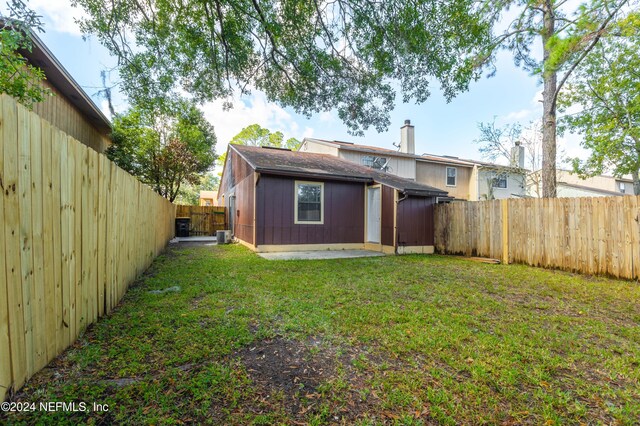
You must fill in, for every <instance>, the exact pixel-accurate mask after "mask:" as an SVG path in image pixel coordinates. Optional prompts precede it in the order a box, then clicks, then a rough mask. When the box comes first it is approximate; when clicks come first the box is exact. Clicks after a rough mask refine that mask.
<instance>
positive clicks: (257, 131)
mask: <svg viewBox="0 0 640 426" xmlns="http://www.w3.org/2000/svg"><path fill="white" fill-rule="evenodd" d="M230 143H235V144H240V145H251V146H274V147H277V148H288V149H298V148H299V147H300V141H298V140H297V139H296V138H289V139H287V140H286V141H285V140H284V135H283V134H282V132H280V131H277V132H272V131H270V130H269V129H265V128H263V127H260V125H259V124H251V125H250V126H247V127H245V128H244V129H242V130H240V132H239V133H238V134H237V135H235V136H234V137H233V139H231V142H230Z"/></svg>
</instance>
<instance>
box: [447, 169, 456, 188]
mask: <svg viewBox="0 0 640 426" xmlns="http://www.w3.org/2000/svg"><path fill="white" fill-rule="evenodd" d="M457 176H458V169H456V168H455V167H447V186H456V177H457Z"/></svg>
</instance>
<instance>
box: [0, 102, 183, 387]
mask: <svg viewBox="0 0 640 426" xmlns="http://www.w3.org/2000/svg"><path fill="white" fill-rule="evenodd" d="M0 113H1V117H0V189H1V190H2V192H1V193H0V397H2V399H4V398H6V396H7V395H8V394H9V393H10V391H11V389H14V390H17V389H19V388H20V387H21V386H22V385H23V384H24V383H25V381H26V380H27V379H28V378H29V377H30V376H31V375H32V374H33V373H35V372H36V371H38V370H39V369H40V368H42V367H43V366H44V365H46V363H47V362H49V361H50V360H51V359H52V358H53V357H55V356H57V355H58V354H59V353H60V352H61V351H63V350H64V349H65V348H66V347H68V346H69V345H70V344H71V343H73V341H74V340H75V339H76V337H77V336H78V334H79V333H80V332H82V330H84V329H85V328H86V326H87V325H89V324H91V323H92V322H94V321H95V320H96V319H97V318H98V317H99V316H101V315H103V314H105V313H108V312H110V310H111V309H113V307H114V306H115V305H116V304H117V303H118V302H119V300H120V298H121V297H122V295H123V294H124V292H125V291H126V289H127V287H128V285H129V284H130V283H131V282H132V281H133V280H134V279H135V278H136V277H137V276H138V275H139V274H140V273H141V272H142V271H143V270H144V269H145V268H146V267H148V266H149V264H150V263H151V261H152V259H153V257H154V256H155V255H157V254H158V253H159V252H160V251H161V250H162V249H163V248H164V246H165V245H166V243H167V241H168V240H169V239H170V238H172V237H173V223H174V219H175V206H174V205H173V204H171V203H170V202H168V201H167V200H165V199H164V198H162V197H160V196H158V195H157V194H155V193H153V192H152V191H151V189H149V188H147V187H145V186H143V185H142V184H141V183H140V182H139V181H138V180H137V179H135V178H134V177H132V176H130V175H128V174H127V173H126V172H124V171H123V170H121V169H119V168H118V167H116V166H115V165H114V164H113V163H111V162H110V161H108V160H107V159H106V158H105V157H104V156H102V155H100V154H98V153H97V152H95V151H93V150H90V149H88V148H86V147H85V146H84V145H82V144H81V143H80V142H78V141H76V140H75V139H73V138H71V137H69V136H68V135H66V134H65V133H63V132H61V131H60V130H59V129H57V128H55V127H52V126H51V125H50V124H49V123H47V122H45V121H44V120H42V119H40V118H39V117H38V116H37V115H35V114H34V113H32V112H29V111H27V110H26V109H25V108H24V107H22V106H20V105H18V104H17V103H16V102H15V100H13V99H12V98H10V97H8V96H6V95H0Z"/></svg>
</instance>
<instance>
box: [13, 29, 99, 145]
mask: <svg viewBox="0 0 640 426" xmlns="http://www.w3.org/2000/svg"><path fill="white" fill-rule="evenodd" d="M31 41H32V49H31V52H29V51H27V50H25V51H22V52H21V54H22V55H23V56H24V57H25V58H27V60H28V61H29V63H31V64H32V65H34V66H36V67H38V68H40V69H42V71H43V72H44V74H45V75H46V76H47V81H48V82H49V83H51V85H52V86H54V87H55V88H56V89H57V90H59V91H60V92H61V93H62V94H63V95H64V97H66V98H67V99H68V100H69V102H71V103H72V104H73V105H74V106H75V107H76V108H78V109H79V110H80V112H81V113H82V114H83V115H84V116H85V117H86V118H87V120H88V121H89V122H90V123H91V124H92V125H93V126H95V127H96V128H97V129H98V130H99V131H101V132H103V133H104V134H108V133H110V132H111V122H110V121H109V119H108V118H107V117H106V116H105V115H104V114H103V113H102V111H100V109H99V108H98V107H97V106H96V104H95V103H94V102H93V101H92V100H91V98H90V97H89V95H87V93H86V92H85V91H84V90H83V89H82V88H81V87H80V85H79V84H78V83H77V82H76V81H75V80H74V78H73V77H72V76H71V74H69V72H68V71H67V70H66V69H65V68H64V67H63V66H62V64H61V63H60V61H58V59H56V57H55V56H54V55H53V53H51V51H50V50H49V49H48V48H47V46H45V44H44V43H43V42H42V40H40V38H38V36H36V35H35V34H33V33H32V34H31Z"/></svg>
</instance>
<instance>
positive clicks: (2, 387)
mask: <svg viewBox="0 0 640 426" xmlns="http://www.w3.org/2000/svg"><path fill="white" fill-rule="evenodd" d="M1 108H2V105H0V109H1ZM4 127H5V124H4V123H1V122H0V190H1V191H2V193H0V224H4V198H5V191H7V192H8V191H10V188H8V182H7V180H6V177H5V172H4V150H3V149H1V148H2V146H4V140H5V134H4ZM7 136H8V135H7ZM9 140H11V139H10V138H9ZM5 253H6V248H5V238H4V226H0V360H4V359H6V360H10V359H11V347H10V345H9V302H8V299H9V298H8V293H7V277H6V275H5V273H4V271H5ZM9 386H11V362H2V363H0V399H1V400H4V398H5V396H6V395H7V392H8V390H9Z"/></svg>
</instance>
